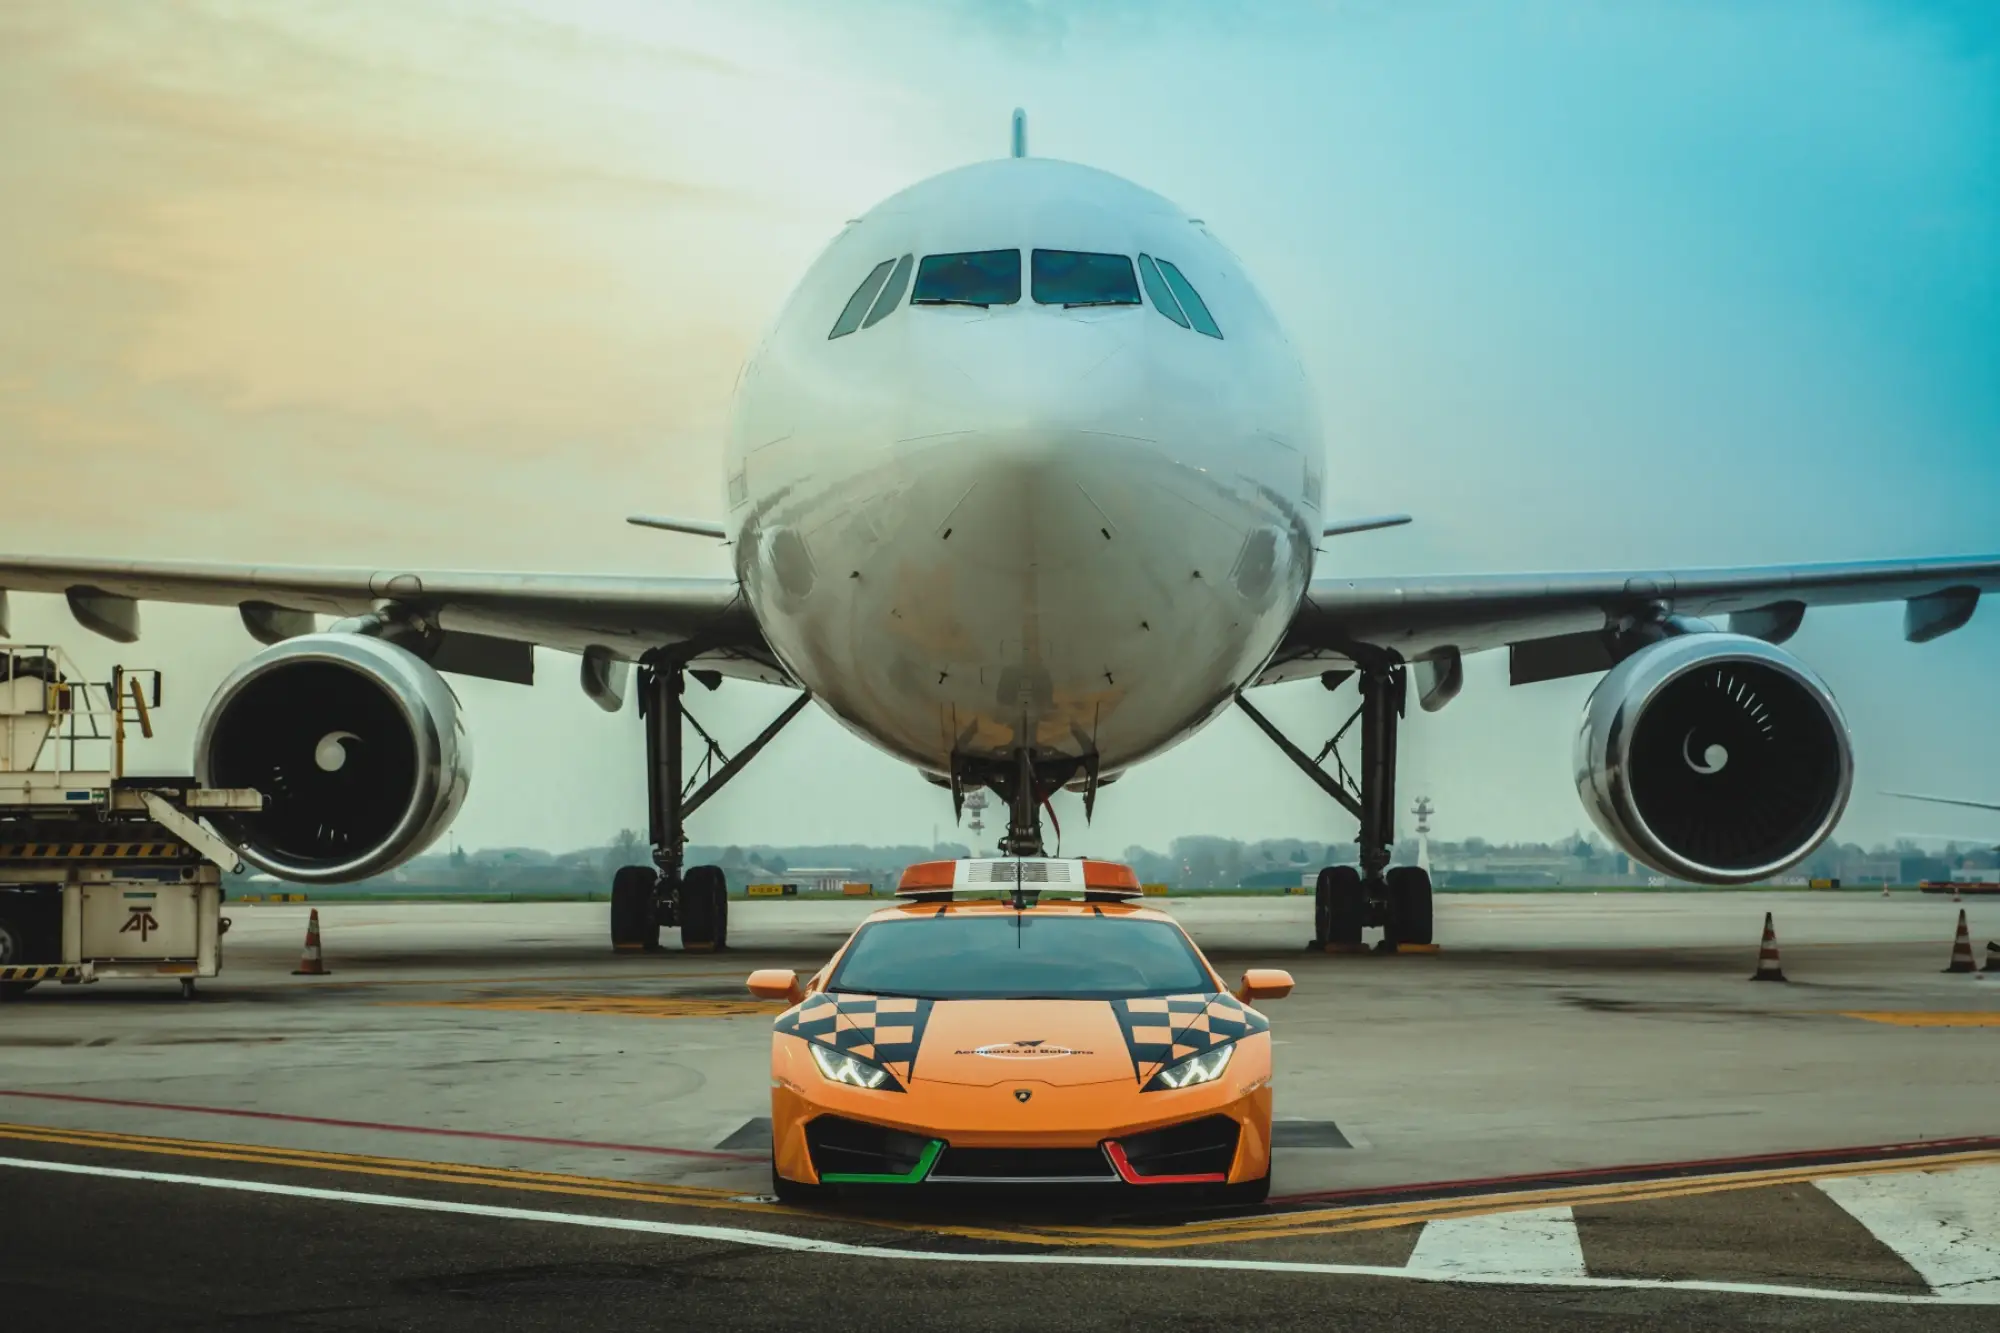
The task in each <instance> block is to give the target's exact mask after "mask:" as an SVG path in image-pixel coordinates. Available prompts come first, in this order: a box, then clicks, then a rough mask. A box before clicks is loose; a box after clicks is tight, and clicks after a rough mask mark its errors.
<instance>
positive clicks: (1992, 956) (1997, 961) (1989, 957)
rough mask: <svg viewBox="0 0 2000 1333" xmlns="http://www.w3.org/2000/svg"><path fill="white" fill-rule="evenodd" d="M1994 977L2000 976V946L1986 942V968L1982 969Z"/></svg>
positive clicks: (1989, 941) (1990, 941)
mask: <svg viewBox="0 0 2000 1333" xmlns="http://www.w3.org/2000/svg"><path fill="white" fill-rule="evenodd" d="M1981 970H1982V971H1984V972H1987V973H1989V974H1991V975H1994V976H2000V944H1995V943H1994V942H1993V941H1992V940H1988V941H1986V966H1985V967H1984V968H1983V969H1981Z"/></svg>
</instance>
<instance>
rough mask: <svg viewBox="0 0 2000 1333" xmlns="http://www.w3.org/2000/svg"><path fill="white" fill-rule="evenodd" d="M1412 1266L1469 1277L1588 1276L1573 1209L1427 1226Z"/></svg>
mask: <svg viewBox="0 0 2000 1333" xmlns="http://www.w3.org/2000/svg"><path fill="white" fill-rule="evenodd" d="M1410 1267H1411V1268H1422V1269H1428V1270H1430V1271H1432V1272H1437V1273H1461V1274H1464V1275H1466V1276H1468V1277H1583V1276H1584V1275H1585V1272H1586V1270H1585V1268H1584V1266H1583V1241H1582V1239H1581V1238H1580V1237H1579V1236H1578V1235H1577V1234H1576V1219H1575V1218H1574V1217H1572V1216H1571V1215H1570V1211H1569V1209H1567V1208H1532V1209H1528V1210H1526V1211H1523V1212H1518V1213H1489V1214H1487V1215H1486V1216H1485V1217H1450V1218H1442V1219H1440V1220H1438V1221H1435V1222H1426V1223H1424V1230H1423V1234H1422V1235H1421V1236H1419V1237H1418V1238H1417V1248H1416V1249H1415V1250H1412V1251H1411V1252H1410Z"/></svg>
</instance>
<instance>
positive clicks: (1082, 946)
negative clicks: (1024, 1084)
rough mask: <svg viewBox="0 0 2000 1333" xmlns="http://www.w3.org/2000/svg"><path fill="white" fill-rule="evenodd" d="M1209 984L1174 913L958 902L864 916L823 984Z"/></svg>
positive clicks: (1031, 992)
mask: <svg viewBox="0 0 2000 1333" xmlns="http://www.w3.org/2000/svg"><path fill="white" fill-rule="evenodd" d="M1214 988H1215V982H1214V979H1213V978H1212V977H1211V976H1210V975H1209V972H1208V969H1207V968H1205V967H1204V966H1203V965H1202V962H1201V959H1200V957H1199V956H1198V955H1197V954H1196V953H1195V951H1194V946H1193V945H1191V944H1189V943H1188V941H1187V937H1186V936H1185V935H1183V934H1181V932H1180V929H1179V928H1178V927H1176V926H1174V925H1173V924H1172V923H1170V922H1166V921H1132V920H1129V919H1125V918H1123V917H1119V916H1098V915H1094V914H1093V915H1088V916H1036V915H1032V914H1026V915H1024V914H1018V913H1007V914H1004V915H1003V914H998V913H994V914H987V913H980V914H978V915H973V914H961V913H957V912H944V913H940V914H938V915H936V916H925V917H916V918H911V919H908V920H901V921H873V922H870V923H869V924H867V925H865V926H863V927H862V928H861V929H860V931H859V932H857V933H856V935H855V937H854V943H853V944H851V945H849V946H848V949H847V953H846V954H845V956H843V957H842V958H841V960H840V966H839V967H838V968H836V969H835V970H834V973H833V977H832V979H831V980H830V982H829V983H828V986H827V989H829V990H835V991H849V992H854V993H859V994H866V995H914V996H918V997H920V998H922V999H928V1000H998V999H1017V1000H1030V999H1035V1000H1039V999H1050V1000H1120V999H1127V998H1130V997H1132V996H1138V995H1184V994H1189V993H1192V992H1206V991H1210V990H1213V989H1214Z"/></svg>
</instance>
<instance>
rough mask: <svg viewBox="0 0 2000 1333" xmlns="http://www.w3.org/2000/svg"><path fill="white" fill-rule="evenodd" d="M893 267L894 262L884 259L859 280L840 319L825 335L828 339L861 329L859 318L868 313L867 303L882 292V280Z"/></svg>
mask: <svg viewBox="0 0 2000 1333" xmlns="http://www.w3.org/2000/svg"><path fill="white" fill-rule="evenodd" d="M895 266H896V261H895V260H893V259H885V260H883V261H882V262H881V263H879V264H877V265H876V266H875V267H874V268H872V269H869V270H868V276H867V277H865V278H863V279H862V280H861V285H860V286H859V287H856V288H855V289H854V295H852V296H850V297H848V298H847V304H846V305H844V306H842V307H841V310H840V318H839V319H836V320H835V321H833V331H832V332H831V333H829V334H827V335H826V336H827V337H828V338H829V339H833V338H845V337H846V336H847V335H848V334H850V333H852V332H854V331H855V330H856V329H858V328H860V327H861V317H862V316H863V315H865V314H867V313H868V303H869V302H871V301H873V300H874V299H875V294H876V293H877V292H879V291H881V290H882V280H883V279H884V278H886V277H888V276H889V270H890V269H892V268H894V267H895Z"/></svg>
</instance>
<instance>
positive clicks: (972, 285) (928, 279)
mask: <svg viewBox="0 0 2000 1333" xmlns="http://www.w3.org/2000/svg"><path fill="white" fill-rule="evenodd" d="M1020 299H1021V252H1020V251H1019V250H970V251H967V252H965V253H963V254H955V255H925V256H924V259H923V262H922V263H921V264H918V265H917V289H916V291H915V292H914V293H913V294H912V295H911V297H910V304H911V305H976V306H994V305H1013V304H1014V303H1015V302H1016V301H1019V300H1020Z"/></svg>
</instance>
